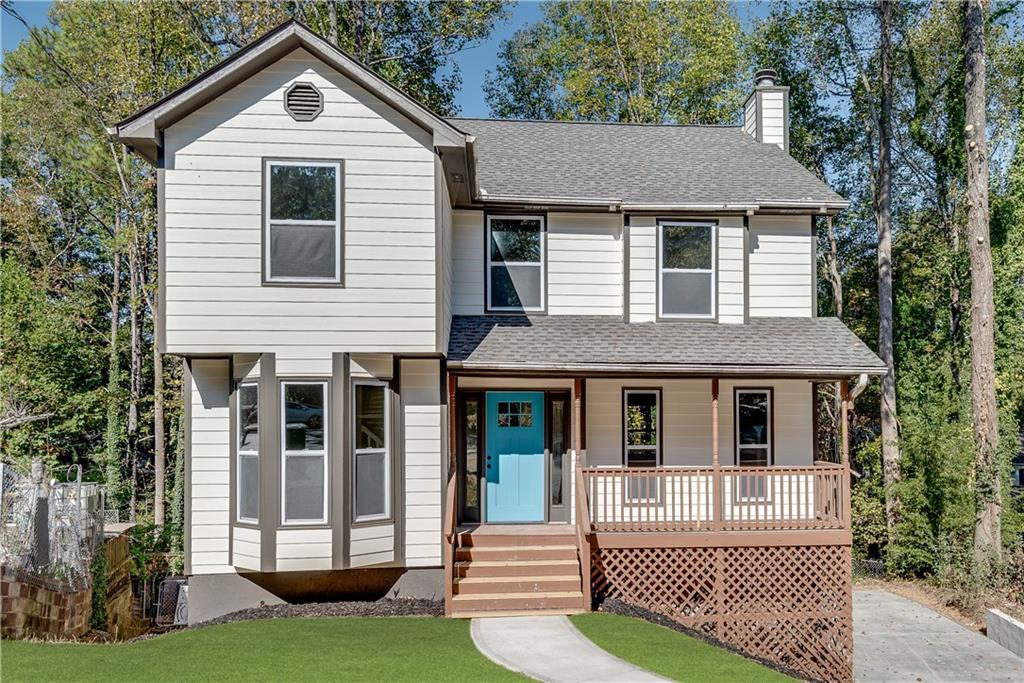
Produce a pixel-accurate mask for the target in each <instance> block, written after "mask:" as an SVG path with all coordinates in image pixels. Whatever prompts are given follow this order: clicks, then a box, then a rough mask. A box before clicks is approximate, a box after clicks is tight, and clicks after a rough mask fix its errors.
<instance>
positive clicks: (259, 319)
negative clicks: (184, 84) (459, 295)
mask: <svg viewBox="0 0 1024 683" xmlns="http://www.w3.org/2000/svg"><path fill="white" fill-rule="evenodd" d="M296 80H300V81H307V82H311V83H313V84H314V85H315V86H316V87H317V88H319V89H320V91H321V92H322V93H323V95H324V112H323V114H321V115H320V116H319V117H317V119H316V120H314V121H311V122H298V121H294V120H293V119H292V118H291V117H290V116H289V115H288V114H287V113H286V112H285V111H284V109H283V106H282V99H283V93H284V90H285V89H286V88H287V86H288V85H289V84H290V83H292V82H294V81H296ZM165 139H166V149H167V170H166V175H165V177H166V185H165V197H166V215H165V224H166V228H165V244H166V263H165V283H166V293H167V303H166V310H167V316H166V320H167V323H166V325H167V335H166V339H167V349H168V351H169V352H172V353H190V352H191V353H210V352H216V351H218V350H224V351H233V352H243V351H271V352H276V353H278V358H279V359H282V360H279V363H282V370H283V371H284V372H296V373H298V372H312V371H316V372H322V371H323V370H324V368H327V367H329V365H327V364H329V359H330V353H331V351H336V350H338V349H345V350H348V351H360V350H374V351H381V350H385V351H403V350H404V351H434V350H436V348H437V342H438V340H437V302H436V293H437V292H436V290H437V284H438V275H437V265H436V258H437V253H436V252H437V246H436V238H437V235H436V233H435V222H436V220H435V219H436V216H435V201H434V198H435V157H434V154H433V150H432V143H431V139H430V135H429V134H428V133H427V132H425V131H423V130H421V129H420V128H418V127H417V126H415V125H414V124H413V123H411V122H410V121H408V120H406V119H405V118H403V117H402V116H401V115H400V114H398V113H397V112H396V111H394V110H393V109H390V108H389V107H387V106H386V105H384V104H383V103H381V102H380V101H378V100H376V99H375V98H374V97H373V96H371V95H369V94H368V93H367V92H366V91H365V90H363V89H361V88H360V87H358V86H357V85H356V84H355V83H354V82H352V81H350V80H348V79H347V78H345V77H343V76H341V75H340V74H337V73H335V72H334V71H333V70H331V69H330V68H328V67H326V66H325V65H324V64H323V63H322V62H320V61H319V60H317V59H315V58H313V57H311V56H310V55H308V54H307V53H305V52H304V51H302V50H297V51H296V52H293V53H292V54H290V55H289V56H287V57H285V58H283V59H281V60H280V61H278V62H276V63H275V64H274V65H272V66H270V67H268V68H267V69H265V70H264V71H262V72H260V73H259V74H257V75H255V76H253V77H252V78H250V79H249V80H247V81H245V82H244V83H242V84H241V85H239V86H237V87H235V88H234V89H232V90H231V91H229V92H228V93H227V94H226V95H224V96H222V97H220V98H218V99H217V100H215V101H214V102H211V103H209V104H207V105H205V106H204V107H202V108H201V109H199V110H198V111H197V112H195V113H193V114H192V115H190V116H188V117H186V118H185V119H183V120H182V121H181V122H179V123H177V124H175V125H174V126H172V127H171V128H170V129H168V130H167V131H166V132H165ZM261 157H287V158H300V159H306V158H308V159H329V160H335V159H340V160H343V161H344V164H345V166H344V170H345V177H344V264H343V271H344V272H343V278H344V284H345V286H344V287H330V288H315V287H309V288H306V287H266V286H262V284H261V282H262V280H261V267H262V262H261V245H262V229H263V226H262V187H261V183H262V167H261V164H262V160H261ZM325 359H326V360H325Z"/></svg>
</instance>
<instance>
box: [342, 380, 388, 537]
mask: <svg viewBox="0 0 1024 683" xmlns="http://www.w3.org/2000/svg"><path fill="white" fill-rule="evenodd" d="M352 393H353V404H354V410H353V411H352V415H353V420H354V425H353V430H352V438H353V440H354V442H355V443H354V444H353V448H352V455H353V461H354V462H353V476H352V480H353V481H352V483H353V488H354V491H353V495H352V499H353V507H354V510H353V519H354V520H355V521H357V522H366V521H372V520H377V519H387V518H388V517H390V515H391V457H390V445H391V444H390V441H391V438H390V425H391V409H390V407H389V406H388V387H387V384H385V383H383V382H376V381H357V382H355V383H354V384H353V392H352Z"/></svg>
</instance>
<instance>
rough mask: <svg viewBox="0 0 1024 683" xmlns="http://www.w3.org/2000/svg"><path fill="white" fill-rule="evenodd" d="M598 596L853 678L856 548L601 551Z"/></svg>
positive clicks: (596, 569) (805, 667) (821, 676)
mask: <svg viewBox="0 0 1024 683" xmlns="http://www.w3.org/2000/svg"><path fill="white" fill-rule="evenodd" d="M591 567H592V572H593V574H592V578H593V587H594V597H595V599H596V600H598V601H600V600H602V599H604V598H617V599H619V600H622V601H623V602H627V603H631V604H634V605H638V606H640V607H645V608H647V609H649V610H651V611H652V612H656V613H659V614H664V615H665V616H667V617H670V618H672V619H674V620H676V621H678V622H679V623H681V624H683V625H684V626H686V627H688V628H692V629H695V630H698V631H703V632H705V633H707V634H708V635H710V636H713V637H715V638H717V639H718V640H720V641H722V642H725V643H729V644H730V645H733V646H734V647H736V648H738V649H740V650H742V651H743V652H747V653H749V654H750V655H752V656H755V657H759V658H761V659H765V660H768V661H773V662H777V663H779V664H781V665H783V666H784V667H787V668H789V669H792V670H794V671H798V672H800V673H803V674H804V675H806V676H807V677H808V678H812V679H816V680H824V681H850V680H852V678H853V623H852V622H853V619H852V583H851V570H852V568H851V558H850V547H849V546H846V545H790V546H764V547H716V548H707V547H696V548H685V547H684V548H594V550H593V562H592V564H591Z"/></svg>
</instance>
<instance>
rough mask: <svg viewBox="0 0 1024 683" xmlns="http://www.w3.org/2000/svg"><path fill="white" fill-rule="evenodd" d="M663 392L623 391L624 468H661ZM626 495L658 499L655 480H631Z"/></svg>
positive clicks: (640, 478) (628, 496)
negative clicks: (660, 438) (660, 437)
mask: <svg viewBox="0 0 1024 683" xmlns="http://www.w3.org/2000/svg"><path fill="white" fill-rule="evenodd" d="M660 420H661V390H659V389H626V390H625V391H624V392H623V428H622V432H623V435H624V442H625V443H624V454H623V459H624V461H625V462H624V463H623V464H624V465H625V466H626V467H627V468H628V467H657V466H658V463H659V462H660V460H661V444H660V440H659V435H660V431H661V429H660V427H661V423H660ZM628 482H629V486H628V489H627V491H626V496H627V498H628V499H630V500H642V499H651V498H655V497H656V496H657V491H656V486H657V478H655V477H630V478H629V479H628Z"/></svg>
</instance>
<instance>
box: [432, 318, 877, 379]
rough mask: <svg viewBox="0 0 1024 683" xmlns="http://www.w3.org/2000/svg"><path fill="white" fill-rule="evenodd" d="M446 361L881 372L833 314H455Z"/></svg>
mask: <svg viewBox="0 0 1024 683" xmlns="http://www.w3.org/2000/svg"><path fill="white" fill-rule="evenodd" d="M448 365H449V366H450V367H452V368H457V369H461V370H466V371H473V370H480V371H484V370H486V371H497V370H514V371H525V372H529V371H537V372H546V373H548V372H565V373H572V372H580V371H587V372H593V373H601V372H604V373H624V372H625V373H635V374H643V373H673V374H679V375H692V376H705V377H706V376H708V375H710V374H716V375H721V376H750V375H756V376H774V377H808V378H818V379H825V378H832V377H844V376H846V377H848V376H850V375H854V374H860V373H866V374H870V375H883V374H885V371H886V369H885V363H883V362H882V361H881V360H879V358H878V356H876V355H875V354H874V353H872V351H871V349H869V348H868V347H867V345H865V344H864V342H862V341H861V340H860V339H859V338H858V337H857V335H855V334H854V333H853V332H851V331H850V330H849V329H848V328H847V327H846V325H844V324H843V323H842V322H841V321H840V320H838V319H837V318H751V319H750V320H749V321H748V322H747V323H745V324H742V325H731V324H729V325H726V324H715V323H707V322H703V321H678V322H675V321H673V322H670V323H665V322H651V323H630V322H626V321H624V320H623V319H622V318H621V317H620V316H607V315H540V316H525V315H514V316H486V315H471V316H458V315H457V316H454V317H453V319H452V331H451V335H450V337H449V342H448Z"/></svg>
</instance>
